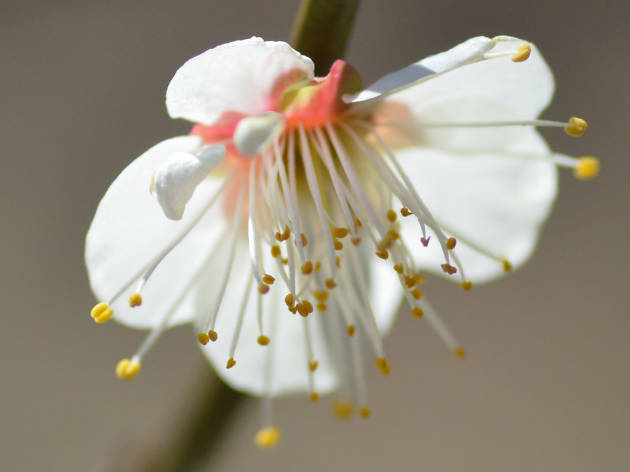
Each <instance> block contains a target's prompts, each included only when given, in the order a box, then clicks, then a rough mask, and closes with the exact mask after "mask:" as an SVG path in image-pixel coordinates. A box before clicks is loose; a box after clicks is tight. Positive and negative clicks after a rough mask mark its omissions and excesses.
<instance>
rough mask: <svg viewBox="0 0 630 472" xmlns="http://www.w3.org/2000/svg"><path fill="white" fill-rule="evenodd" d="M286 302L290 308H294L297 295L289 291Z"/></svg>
mask: <svg viewBox="0 0 630 472" xmlns="http://www.w3.org/2000/svg"><path fill="white" fill-rule="evenodd" d="M284 303H286V304H287V306H288V307H289V308H293V307H294V306H295V297H294V296H293V294H292V293H289V294H288V295H287V296H286V297H284Z"/></svg>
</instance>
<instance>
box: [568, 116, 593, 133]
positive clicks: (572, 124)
mask: <svg viewBox="0 0 630 472" xmlns="http://www.w3.org/2000/svg"><path fill="white" fill-rule="evenodd" d="M586 128H588V123H587V122H586V121H585V120H583V119H582V118H578V117H577V116H572V117H571V118H569V124H568V125H567V126H565V127H564V131H565V133H567V134H568V135H569V136H573V137H579V136H582V135H583V134H584V133H586Z"/></svg>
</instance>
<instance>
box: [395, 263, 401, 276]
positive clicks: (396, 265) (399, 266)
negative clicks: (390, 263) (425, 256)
mask: <svg viewBox="0 0 630 472" xmlns="http://www.w3.org/2000/svg"><path fill="white" fill-rule="evenodd" d="M394 270H395V271H396V272H398V273H399V274H402V273H403V266H402V264H394Z"/></svg>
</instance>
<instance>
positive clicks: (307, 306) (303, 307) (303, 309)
mask: <svg viewBox="0 0 630 472" xmlns="http://www.w3.org/2000/svg"><path fill="white" fill-rule="evenodd" d="M296 308H297V311H298V313H299V314H300V315H302V316H304V317H306V316H308V315H309V314H310V313H313V305H312V304H311V302H309V301H308V300H302V303H298V304H297V306H296Z"/></svg>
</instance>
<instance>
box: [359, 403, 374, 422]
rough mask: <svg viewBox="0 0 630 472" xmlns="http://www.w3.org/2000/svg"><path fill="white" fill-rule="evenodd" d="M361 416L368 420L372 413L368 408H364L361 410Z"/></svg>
mask: <svg viewBox="0 0 630 472" xmlns="http://www.w3.org/2000/svg"><path fill="white" fill-rule="evenodd" d="M359 414H360V415H361V416H362V417H363V418H365V419H366V420H367V419H368V418H369V417H370V416H372V411H371V410H370V409H369V408H368V407H366V406H364V407H361V408H360V409H359Z"/></svg>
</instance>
